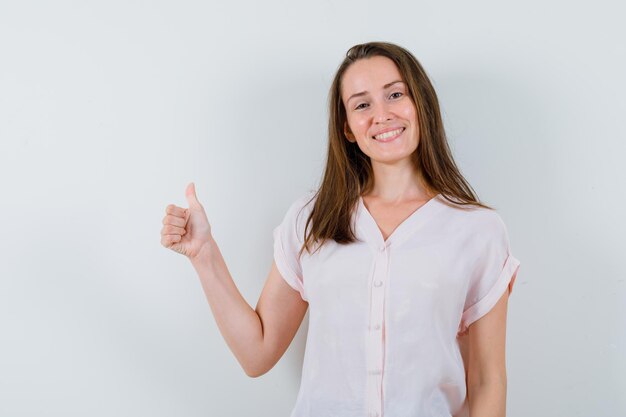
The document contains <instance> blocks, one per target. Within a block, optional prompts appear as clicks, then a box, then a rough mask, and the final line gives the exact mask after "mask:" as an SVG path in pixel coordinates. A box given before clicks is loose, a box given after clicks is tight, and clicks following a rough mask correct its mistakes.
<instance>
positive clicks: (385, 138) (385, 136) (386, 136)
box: [372, 127, 406, 142]
mask: <svg viewBox="0 0 626 417" xmlns="http://www.w3.org/2000/svg"><path fill="white" fill-rule="evenodd" d="M405 129H406V128H404V127H401V128H400V129H396V130H392V131H390V132H385V133H381V134H380V135H376V136H372V139H374V140H377V141H378V142H390V141H392V140H394V139H395V138H397V137H398V136H400V135H401V134H402V132H404V130H405Z"/></svg>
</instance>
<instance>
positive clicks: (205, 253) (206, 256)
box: [189, 236, 217, 269]
mask: <svg viewBox="0 0 626 417" xmlns="http://www.w3.org/2000/svg"><path fill="white" fill-rule="evenodd" d="M216 250H217V243H215V240H213V237H212V236H211V237H209V240H207V241H206V243H204V244H203V245H202V246H201V247H200V249H199V250H198V252H197V253H196V254H195V255H194V256H190V257H189V260H190V261H191V264H192V265H193V266H194V268H196V269H197V268H198V267H199V266H201V265H207V264H208V263H210V262H211V259H212V257H213V254H214V253H215V251H216Z"/></svg>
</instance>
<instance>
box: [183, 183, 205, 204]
mask: <svg viewBox="0 0 626 417" xmlns="http://www.w3.org/2000/svg"><path fill="white" fill-rule="evenodd" d="M185 195H186V197H187V203H188V204H189V208H190V209H201V208H202V204H200V202H199V201H198V197H196V185H195V184H194V183H193V182H190V183H189V185H187V189H186V190H185Z"/></svg>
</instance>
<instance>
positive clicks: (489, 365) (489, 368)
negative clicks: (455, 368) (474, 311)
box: [467, 291, 509, 417]
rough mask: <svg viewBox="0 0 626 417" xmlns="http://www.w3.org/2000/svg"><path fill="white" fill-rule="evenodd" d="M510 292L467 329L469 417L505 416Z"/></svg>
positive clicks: (505, 293) (506, 292)
mask: <svg viewBox="0 0 626 417" xmlns="http://www.w3.org/2000/svg"><path fill="white" fill-rule="evenodd" d="M508 298H509V291H505V292H504V295H502V297H500V300H499V301H498V302H497V303H496V305H495V306H494V307H493V308H492V309H491V310H490V311H489V313H487V314H485V315H484V316H483V317H481V318H480V319H478V320H476V321H475V322H474V323H473V324H471V325H470V326H469V335H468V337H469V363H468V375H467V389H468V400H469V410H470V417H505V415H506V361H505V341H506V313H507V303H508Z"/></svg>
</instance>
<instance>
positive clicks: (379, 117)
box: [374, 103, 393, 123]
mask: <svg viewBox="0 0 626 417" xmlns="http://www.w3.org/2000/svg"><path fill="white" fill-rule="evenodd" d="M392 117H393V116H392V114H391V112H390V111H389V109H388V108H387V105H386V104H384V103H383V104H379V105H378V106H376V113H375V114H374V121H375V122H376V123H384V122H386V121H387V120H390V119H392Z"/></svg>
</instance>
